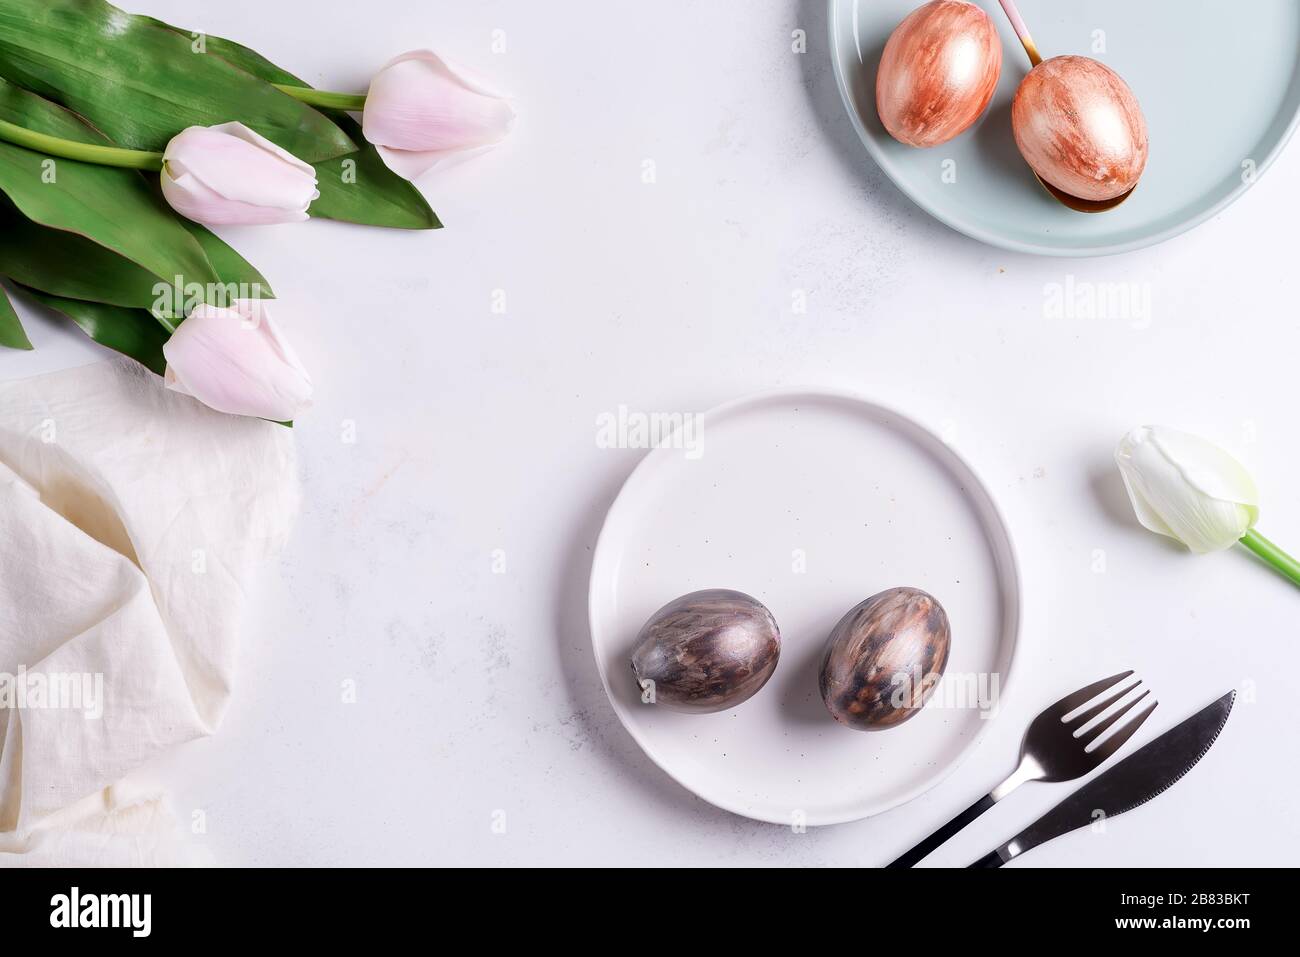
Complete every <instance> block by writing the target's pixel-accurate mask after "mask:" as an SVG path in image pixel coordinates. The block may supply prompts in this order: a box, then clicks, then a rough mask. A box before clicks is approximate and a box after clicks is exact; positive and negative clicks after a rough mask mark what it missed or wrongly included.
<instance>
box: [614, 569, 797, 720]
mask: <svg viewBox="0 0 1300 957" xmlns="http://www.w3.org/2000/svg"><path fill="white" fill-rule="evenodd" d="M780 655H781V633H780V631H778V630H777V627H776V621H775V620H774V619H773V618H772V613H771V612H769V611H768V610H767V609H766V608H765V607H763V605H762V603H761V602H759V601H758V600H757V599H755V598H751V597H750V596H749V595H746V594H744V593H743V592H738V591H730V590H728V589H725V588H710V589H706V590H704V591H697V592H691V593H690V594H689V595H683V596H682V597H681V598H678V599H677V600H676V601H672V602H669V603H668V604H667V605H664V607H662V608H660V609H659V610H658V611H657V612H655V613H654V614H653V615H651V616H650V620H649V621H647V622H646V623H645V625H644V626H643V627H642V628H641V631H640V633H639V634H638V635H637V638H636V648H635V649H634V650H633V652H632V670H633V671H634V672H635V673H636V679H637V684H638V685H639V686H640V688H641V700H642V701H645V702H647V703H653V704H656V705H659V706H661V707H664V708H667V709H669V710H670V711H685V712H688V713H691V714H709V713H711V712H714V711H725V710H727V709H728V708H734V707H735V706H736V705H738V704H740V703H741V702H742V701H745V700H746V699H748V698H750V697H751V696H753V695H754V694H755V693H756V692H757V691H758V690H759V689H760V688H762V687H763V685H765V684H766V683H767V679H768V678H770V677H772V672H774V671H775V670H776V662H777V659H778V658H779V657H780Z"/></svg>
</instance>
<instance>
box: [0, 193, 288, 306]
mask: <svg viewBox="0 0 1300 957" xmlns="http://www.w3.org/2000/svg"><path fill="white" fill-rule="evenodd" d="M181 225H183V226H184V227H185V228H186V230H187V231H189V232H190V234H191V235H193V237H194V238H195V240H196V241H197V242H198V244H199V245H200V246H201V247H202V248H203V250H204V252H205V253H207V255H208V259H209V260H210V261H211V262H212V265H213V267H214V268H215V269H216V273H217V277H218V283H217V284H216V285H215V286H210V285H203V286H194V287H191V288H185V287H184V286H182V287H181V288H180V289H177V288H176V285H175V281H174V280H173V281H172V282H165V281H163V280H162V279H159V278H158V277H157V276H155V275H153V274H152V273H151V272H149V271H148V270H147V269H144V268H142V267H140V266H137V265H136V264H135V263H133V262H131V261H130V260H129V259H124V258H122V257H121V256H119V255H117V254H116V253H114V252H113V251H112V250H109V249H106V248H105V247H103V246H100V245H99V244H98V243H94V242H91V241H90V240H89V239H86V238H85V237H84V236H79V235H78V234H76V233H69V232H64V231H63V230H61V229H50V228H49V227H47V226H41V225H39V224H38V223H34V222H32V221H31V220H29V219H27V218H26V217H25V216H23V215H22V213H20V212H19V211H18V209H17V207H15V206H14V205H13V203H11V202H9V200H7V199H6V198H5V197H4V196H0V275H5V276H8V277H9V278H11V279H13V280H14V281H15V282H19V283H22V284H23V285H24V286H31V287H33V288H34V289H39V290H41V291H42V292H48V293H51V294H53V295H56V296H65V297H67V298H70V299H87V300H91V301H94V302H102V303H107V304H109V305H114V306H127V307H130V308H135V309H149V310H153V311H155V312H157V313H158V314H159V315H162V316H164V317H169V318H170V317H173V316H177V315H181V314H184V313H185V312H187V311H188V309H189V308H193V306H194V305H196V304H197V303H198V302H211V303H213V304H214V305H224V304H225V303H227V302H229V301H230V300H232V299H250V298H253V299H273V298H274V294H273V293H272V291H271V287H270V285H269V284H268V283H267V281H266V280H265V279H264V278H262V274H261V273H259V272H258V271H257V270H256V269H254V268H253V267H252V266H251V265H249V263H248V262H247V260H245V259H244V258H243V257H242V256H240V255H239V253H237V252H235V251H234V250H233V249H231V248H230V247H229V246H227V245H226V244H225V243H223V242H222V241H221V240H220V239H218V238H217V237H216V236H215V235H213V234H212V233H211V232H210V231H208V230H207V229H204V228H203V227H202V226H200V225H199V224H198V223H191V222H190V221H189V220H181ZM187 307H188V308H187Z"/></svg>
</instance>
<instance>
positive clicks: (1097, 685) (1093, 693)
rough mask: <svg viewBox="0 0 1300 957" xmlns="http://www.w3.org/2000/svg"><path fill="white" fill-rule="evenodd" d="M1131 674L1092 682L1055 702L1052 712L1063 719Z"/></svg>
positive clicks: (1130, 672) (1120, 674) (1121, 673)
mask: <svg viewBox="0 0 1300 957" xmlns="http://www.w3.org/2000/svg"><path fill="white" fill-rule="evenodd" d="M1132 673H1133V672H1132V670H1129V671H1121V672H1120V673H1119V674H1117V675H1111V676H1110V677H1109V678H1102V679H1101V680H1100V681H1094V682H1093V683H1092V684H1090V685H1088V686H1087V687H1086V688H1080V689H1079V690H1078V691H1076V692H1075V693H1074V694H1068V695H1066V696H1065V697H1064V698H1062V699H1061V700H1060V701H1058V702H1056V704H1054V705H1052V710H1053V711H1055V712H1056V713H1057V714H1058V715H1060V716H1061V717H1064V716H1065V715H1067V714H1069V713H1070V712H1071V711H1073V710H1074V709H1075V708H1082V707H1083V706H1084V705H1085V704H1087V703H1088V702H1089V701H1091V700H1092V699H1093V698H1095V697H1097V695H1099V694H1101V693H1102V692H1103V691H1105V690H1106V689H1107V688H1109V687H1111V686H1112V685H1115V684H1118V683H1119V682H1121V681H1123V680H1124V679H1125V678H1127V677H1128V676H1129V675H1131V674H1132Z"/></svg>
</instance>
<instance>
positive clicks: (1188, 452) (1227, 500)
mask: <svg viewBox="0 0 1300 957" xmlns="http://www.w3.org/2000/svg"><path fill="white" fill-rule="evenodd" d="M1115 462H1116V464H1118V465H1119V471H1120V475H1121V476H1123V478H1124V487H1125V488H1126V489H1127V490H1128V497H1129V500H1130V501H1131V502H1132V503H1133V511H1134V512H1136V513H1137V518H1138V521H1139V522H1141V523H1142V524H1143V525H1144V526H1145V527H1146V528H1148V529H1150V530H1151V531H1153V532H1156V533H1158V534H1160V535H1167V536H1169V537H1170V538H1173V539H1176V540H1177V541H1180V542H1182V543H1183V544H1184V545H1186V546H1187V547H1188V548H1189V549H1191V550H1192V551H1193V552H1196V553H1198V554H1202V553H1205V552H1213V551H1218V550H1220V549H1224V548H1228V547H1229V546H1231V545H1235V544H1237V543H1238V542H1240V543H1241V544H1243V545H1245V546H1246V547H1247V548H1249V549H1250V550H1251V551H1253V552H1255V554H1257V555H1259V556H1260V558H1262V559H1264V561H1266V562H1268V563H1269V564H1270V565H1272V566H1273V567H1274V568H1276V569H1277V570H1278V571H1280V572H1281V573H1282V574H1284V575H1286V576H1287V577H1288V578H1290V579H1291V580H1292V581H1294V582H1295V583H1296V584H1298V585H1300V562H1297V561H1296V560H1295V559H1293V558H1291V557H1290V556H1289V555H1287V554H1286V553H1285V552H1283V551H1282V550H1281V549H1280V548H1278V547H1277V546H1276V545H1274V544H1273V543H1272V542H1270V541H1268V539H1266V538H1264V537H1263V536H1262V535H1260V534H1259V533H1258V532H1256V531H1255V530H1254V526H1255V522H1256V521H1257V520H1258V518H1259V493H1258V491H1257V490H1256V488H1255V480H1254V479H1253V478H1251V476H1250V473H1249V472H1247V471H1246V469H1245V468H1244V467H1243V466H1242V465H1241V463H1240V462H1238V461H1237V460H1236V459H1234V458H1233V457H1232V456H1231V455H1229V454H1228V453H1227V452H1225V451H1224V450H1223V449H1221V448H1219V447H1218V446H1217V445H1215V444H1214V443H1212V442H1207V441H1206V440H1205V439H1202V438H1200V437H1198V436H1195V435H1189V434H1188V433H1186V432H1179V431H1178V430H1177V429H1170V428H1166V427H1164V426H1157V425H1144V426H1141V427H1139V428H1136V429H1134V430H1133V431H1132V432H1130V433H1129V434H1128V435H1126V436H1124V438H1123V439H1121V440H1120V443H1119V445H1118V446H1117V447H1116V449H1115Z"/></svg>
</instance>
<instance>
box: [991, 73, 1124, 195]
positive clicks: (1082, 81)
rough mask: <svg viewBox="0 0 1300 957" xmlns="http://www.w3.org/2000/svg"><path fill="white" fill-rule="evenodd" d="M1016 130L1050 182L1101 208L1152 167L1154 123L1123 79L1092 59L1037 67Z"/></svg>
mask: <svg viewBox="0 0 1300 957" xmlns="http://www.w3.org/2000/svg"><path fill="white" fill-rule="evenodd" d="M1011 130H1012V132H1013V133H1014V134H1015V137H1016V146H1018V147H1019V148H1020V155H1022V156H1023V157H1024V158H1025V162H1026V163H1028V164H1029V166H1030V167H1031V168H1032V169H1033V171H1034V172H1035V173H1037V174H1038V176H1039V178H1041V179H1042V180H1043V181H1044V182H1046V183H1050V184H1051V185H1052V186H1055V187H1056V188H1057V189H1059V190H1060V191H1061V192H1063V193H1067V194H1069V195H1070V196H1077V197H1078V198H1080V199H1085V200H1090V201H1093V202H1103V201H1105V200H1111V199H1116V198H1117V197H1119V196H1123V195H1124V194H1125V193H1127V192H1128V191H1129V190H1131V189H1132V188H1133V187H1134V186H1136V185H1137V182H1138V179H1139V178H1141V176H1142V171H1143V170H1144V169H1146V165H1147V122H1146V119H1145V117H1143V115H1142V108H1141V107H1140V106H1139V105H1138V101H1137V97H1136V96H1134V95H1133V91H1132V90H1130V89H1129V87H1128V84H1127V83H1125V82H1124V80H1123V79H1122V78H1121V77H1120V75H1119V74H1118V73H1116V72H1115V71H1114V70H1112V69H1111V68H1110V67H1108V66H1106V65H1105V64H1104V63H1098V62H1097V61H1096V60H1093V59H1090V58H1088V57H1086V56H1058V57H1053V58H1052V59H1050V60H1044V61H1043V62H1042V63H1040V64H1038V66H1036V67H1034V68H1033V70H1031V71H1030V72H1029V75H1028V76H1026V77H1025V79H1024V81H1023V82H1022V83H1021V84H1020V89H1018V90H1017V91H1016V98H1015V99H1014V100H1013V101H1012V103H1011Z"/></svg>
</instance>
